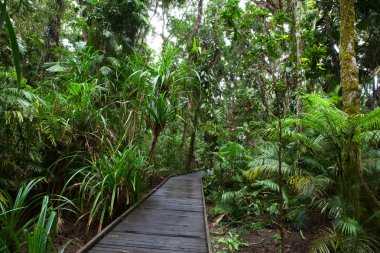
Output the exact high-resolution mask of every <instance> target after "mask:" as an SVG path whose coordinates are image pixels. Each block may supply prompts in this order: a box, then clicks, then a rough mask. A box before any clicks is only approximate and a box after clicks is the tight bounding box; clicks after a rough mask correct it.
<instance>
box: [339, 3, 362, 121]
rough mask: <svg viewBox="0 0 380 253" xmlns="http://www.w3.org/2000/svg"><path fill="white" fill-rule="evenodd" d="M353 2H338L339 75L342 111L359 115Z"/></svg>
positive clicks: (359, 91) (359, 92)
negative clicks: (341, 91)
mask: <svg viewBox="0 0 380 253" xmlns="http://www.w3.org/2000/svg"><path fill="white" fill-rule="evenodd" d="M354 23H355V1H354V0H340V50H339V56H340V64H341V70H340V75H341V78H342V86H343V106H344V111H345V112H346V113H348V114H350V115H355V114H359V113H360V94H361V88H360V85H359V70H358V65H357V63H356V54H355V40H354V39H355V27H354Z"/></svg>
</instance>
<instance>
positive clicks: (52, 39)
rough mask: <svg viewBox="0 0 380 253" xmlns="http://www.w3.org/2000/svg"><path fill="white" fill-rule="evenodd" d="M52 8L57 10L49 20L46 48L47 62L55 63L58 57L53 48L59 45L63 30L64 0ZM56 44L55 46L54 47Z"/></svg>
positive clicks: (57, 1) (54, 4) (55, 3)
mask: <svg viewBox="0 0 380 253" xmlns="http://www.w3.org/2000/svg"><path fill="white" fill-rule="evenodd" d="M52 5H53V6H52V8H53V9H54V10H55V11H54V13H52V16H51V17H50V18H49V23H48V27H47V36H46V47H47V50H48V53H47V55H46V60H47V61H55V60H56V56H55V54H54V53H53V51H52V50H53V48H54V47H57V46H58V45H59V39H60V29H61V17H62V14H63V11H64V4H63V0H56V1H55V2H54V3H52ZM53 44H54V45H53Z"/></svg>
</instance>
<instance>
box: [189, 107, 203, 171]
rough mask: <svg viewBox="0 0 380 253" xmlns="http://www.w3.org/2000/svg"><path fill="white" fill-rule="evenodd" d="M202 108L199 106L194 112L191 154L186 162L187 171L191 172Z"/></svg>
mask: <svg viewBox="0 0 380 253" xmlns="http://www.w3.org/2000/svg"><path fill="white" fill-rule="evenodd" d="M199 110H200V107H199V105H197V108H196V109H195V112H194V118H193V129H192V131H191V139H190V147H189V154H188V156H187V162H186V171H191V169H192V167H193V166H192V164H193V161H194V151H195V141H196V140H195V139H196V133H197V127H198V114H199Z"/></svg>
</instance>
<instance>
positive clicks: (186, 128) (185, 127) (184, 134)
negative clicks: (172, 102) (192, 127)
mask: <svg viewBox="0 0 380 253" xmlns="http://www.w3.org/2000/svg"><path fill="white" fill-rule="evenodd" d="M188 108H189V106H188ZM184 115H185V117H184V122H183V132H182V140H181V147H180V148H181V156H182V161H183V163H184V164H185V161H186V139H187V133H188V132H189V122H188V120H187V117H186V109H184Z"/></svg>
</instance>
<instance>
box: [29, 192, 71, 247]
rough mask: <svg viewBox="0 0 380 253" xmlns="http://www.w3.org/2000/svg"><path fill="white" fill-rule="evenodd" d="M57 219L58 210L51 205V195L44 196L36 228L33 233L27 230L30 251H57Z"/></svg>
mask: <svg viewBox="0 0 380 253" xmlns="http://www.w3.org/2000/svg"><path fill="white" fill-rule="evenodd" d="M57 220H58V217H57V212H56V211H55V210H54V209H53V208H51V207H49V197H48V196H44V198H43V200H42V206H41V211H40V215H39V217H38V221H37V223H36V224H35V225H34V229H33V230H32V232H31V233H29V232H28V231H25V233H26V234H27V243H28V252H29V253H45V252H57V251H56V249H55V245H54V242H55V237H56V229H57ZM68 243H69V242H67V243H66V244H65V245H64V246H63V247H62V248H61V249H60V250H59V253H61V252H64V250H65V247H66V246H67V245H68Z"/></svg>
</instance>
